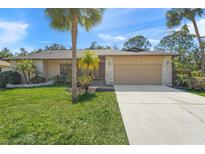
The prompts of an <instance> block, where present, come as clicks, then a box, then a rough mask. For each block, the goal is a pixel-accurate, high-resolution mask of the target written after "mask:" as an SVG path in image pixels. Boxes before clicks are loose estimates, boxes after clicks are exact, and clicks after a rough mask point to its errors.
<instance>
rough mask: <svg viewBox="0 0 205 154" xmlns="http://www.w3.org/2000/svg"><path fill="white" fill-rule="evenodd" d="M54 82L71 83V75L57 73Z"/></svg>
mask: <svg viewBox="0 0 205 154" xmlns="http://www.w3.org/2000/svg"><path fill="white" fill-rule="evenodd" d="M53 81H54V84H70V83H71V76H64V75H56V76H54V77H53Z"/></svg>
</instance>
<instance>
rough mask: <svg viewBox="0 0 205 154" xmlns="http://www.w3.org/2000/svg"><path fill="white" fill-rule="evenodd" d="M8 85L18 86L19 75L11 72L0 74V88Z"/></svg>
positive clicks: (19, 81)
mask: <svg viewBox="0 0 205 154" xmlns="http://www.w3.org/2000/svg"><path fill="white" fill-rule="evenodd" d="M8 83H10V84H20V83H21V75H20V74H19V73H18V72H13V71H4V72H0V87H5V86H6V84H8Z"/></svg>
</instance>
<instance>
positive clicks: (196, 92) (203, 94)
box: [187, 90, 205, 97]
mask: <svg viewBox="0 0 205 154" xmlns="http://www.w3.org/2000/svg"><path fill="white" fill-rule="evenodd" d="M187 91H188V92H190V93H193V94H197V95H200V96H204V97H205V91H204V90H203V91H202V90H187Z"/></svg>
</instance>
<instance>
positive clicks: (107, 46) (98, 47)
mask: <svg viewBox="0 0 205 154" xmlns="http://www.w3.org/2000/svg"><path fill="white" fill-rule="evenodd" d="M88 49H92V50H95V49H111V47H110V46H109V45H105V46H102V45H99V44H97V42H95V41H93V42H91V44H90V47H89V48H88Z"/></svg>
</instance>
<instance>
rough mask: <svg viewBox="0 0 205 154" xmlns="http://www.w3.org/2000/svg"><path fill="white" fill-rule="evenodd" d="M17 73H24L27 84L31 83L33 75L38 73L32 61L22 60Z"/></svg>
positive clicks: (17, 66) (17, 67) (18, 64)
mask: <svg viewBox="0 0 205 154" xmlns="http://www.w3.org/2000/svg"><path fill="white" fill-rule="evenodd" d="M15 70H16V71H18V72H22V73H23V76H24V79H25V80H26V83H27V84H28V83H30V79H31V75H32V74H34V73H37V68H36V65H35V63H34V61H32V60H21V61H20V62H19V63H17V64H16V68H15Z"/></svg>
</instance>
